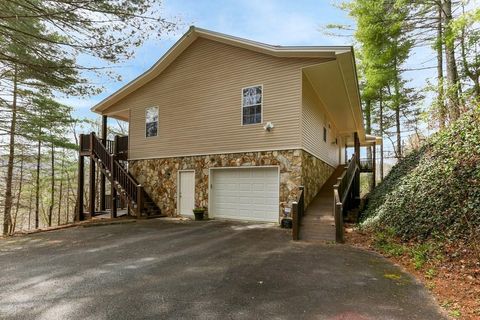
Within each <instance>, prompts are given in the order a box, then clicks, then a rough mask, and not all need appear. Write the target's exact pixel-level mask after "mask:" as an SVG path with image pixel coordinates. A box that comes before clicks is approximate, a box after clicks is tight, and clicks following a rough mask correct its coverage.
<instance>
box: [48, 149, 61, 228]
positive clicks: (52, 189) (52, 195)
mask: <svg viewBox="0 0 480 320" xmlns="http://www.w3.org/2000/svg"><path fill="white" fill-rule="evenodd" d="M51 152H52V154H51V166H52V170H51V176H50V178H51V185H50V206H49V207H48V226H49V227H51V226H52V216H53V204H54V202H55V147H54V145H53V142H52V144H51ZM59 205H60V204H59Z"/></svg>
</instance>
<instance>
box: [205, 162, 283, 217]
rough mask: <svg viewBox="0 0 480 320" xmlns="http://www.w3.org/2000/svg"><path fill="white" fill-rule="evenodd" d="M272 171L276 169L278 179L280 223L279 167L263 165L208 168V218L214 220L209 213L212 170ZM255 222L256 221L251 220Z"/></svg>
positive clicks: (211, 201)
mask: <svg viewBox="0 0 480 320" xmlns="http://www.w3.org/2000/svg"><path fill="white" fill-rule="evenodd" d="M257 168H258V169H260V168H263V169H268V168H270V169H272V168H275V169H277V177H278V205H277V207H278V221H277V223H280V187H281V186H280V184H281V178H280V166H276V165H263V166H238V167H211V168H208V218H213V219H215V216H213V215H211V214H212V213H213V212H212V211H211V209H212V208H211V207H212V203H213V197H212V171H213V170H217V171H219V170H225V169H257ZM219 219H224V218H219ZM242 221H248V220H242ZM252 221H256V220H252Z"/></svg>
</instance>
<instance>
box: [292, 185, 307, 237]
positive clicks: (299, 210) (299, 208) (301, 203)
mask: <svg viewBox="0 0 480 320" xmlns="http://www.w3.org/2000/svg"><path fill="white" fill-rule="evenodd" d="M304 212H305V189H304V187H300V193H299V194H298V196H297V201H294V202H293V203H292V238H293V240H298V238H299V233H300V223H301V221H302V218H303V214H304Z"/></svg>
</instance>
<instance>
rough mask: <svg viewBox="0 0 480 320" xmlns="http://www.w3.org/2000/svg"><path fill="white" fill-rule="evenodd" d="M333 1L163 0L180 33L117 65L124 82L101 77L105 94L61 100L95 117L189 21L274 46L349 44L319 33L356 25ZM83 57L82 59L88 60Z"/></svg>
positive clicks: (79, 113) (81, 113) (152, 42)
mask: <svg viewBox="0 0 480 320" xmlns="http://www.w3.org/2000/svg"><path fill="white" fill-rule="evenodd" d="M332 3H333V2H332V1H330V0H297V1H291V0H237V1H234V0H223V1H216V0H210V1H207V0H164V1H163V5H162V10H163V12H164V16H165V17H166V18H171V19H175V18H178V19H179V20H180V21H181V22H180V24H179V26H178V30H177V31H176V32H174V33H171V34H168V35H166V36H165V37H164V38H163V39H160V40H158V39H157V40H147V41H146V42H145V43H144V44H143V45H142V46H141V47H139V48H137V50H136V51H137V52H136V55H135V57H134V58H133V59H130V60H128V61H126V62H124V63H122V64H120V65H116V66H115V71H116V72H117V73H118V74H119V75H120V76H121V78H122V81H121V82H115V81H113V80H111V79H107V78H105V79H101V81H100V84H101V85H103V86H104V87H105V90H104V91H103V92H102V93H101V94H99V95H97V96H93V97H87V98H85V99H80V98H77V97H67V98H64V99H63V98H62V99H61V100H62V102H63V103H65V104H68V105H71V106H72V107H74V108H75V115H76V116H79V117H89V118H94V117H96V115H95V114H93V113H92V112H91V111H90V108H91V107H92V106H94V105H95V104H96V103H97V102H99V101H101V100H102V99H103V98H105V97H107V96H109V95H110V94H112V93H114V92H115V91H116V90H118V89H120V88H121V87H122V86H123V85H125V84H126V83H128V82H129V81H131V80H133V79H134V78H136V77H137V76H139V75H140V74H142V73H143V72H144V71H146V70H147V69H148V68H150V67H151V66H152V65H153V64H154V63H155V62H156V61H157V60H159V59H160V58H161V57H162V55H163V54H164V53H165V52H166V51H167V50H168V49H169V48H170V47H171V46H172V45H173V44H174V43H175V42H176V41H177V40H178V39H179V38H180V37H181V36H182V35H183V34H184V33H185V32H186V31H187V30H188V28H189V27H190V26H191V25H195V26H196V27H200V28H205V29H209V30H212V31H217V32H221V33H226V34H229V35H233V36H237V37H242V38H247V39H250V40H255V41H260V42H264V43H268V44H272V45H350V44H352V41H351V39H346V38H333V37H330V36H327V35H325V34H324V33H323V32H322V31H321V28H322V26H324V25H326V24H328V23H348V24H351V23H352V21H351V20H350V19H349V18H348V16H347V14H346V13H345V12H343V11H342V10H340V9H338V8H336V7H334V6H333V5H332ZM83 59H85V60H84V61H80V62H81V63H89V62H90V61H89V60H88V58H83ZM92 63H93V62H92ZM94 63H95V64H96V65H98V63H99V62H94ZM100 63H101V62H100Z"/></svg>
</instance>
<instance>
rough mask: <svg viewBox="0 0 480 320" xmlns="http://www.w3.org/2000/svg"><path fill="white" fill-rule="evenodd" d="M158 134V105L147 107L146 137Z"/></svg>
mask: <svg viewBox="0 0 480 320" xmlns="http://www.w3.org/2000/svg"><path fill="white" fill-rule="evenodd" d="M157 135H158V107H147V108H145V137H147V138H149V137H156V136H157Z"/></svg>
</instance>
